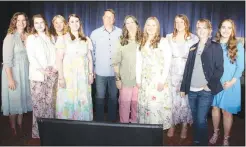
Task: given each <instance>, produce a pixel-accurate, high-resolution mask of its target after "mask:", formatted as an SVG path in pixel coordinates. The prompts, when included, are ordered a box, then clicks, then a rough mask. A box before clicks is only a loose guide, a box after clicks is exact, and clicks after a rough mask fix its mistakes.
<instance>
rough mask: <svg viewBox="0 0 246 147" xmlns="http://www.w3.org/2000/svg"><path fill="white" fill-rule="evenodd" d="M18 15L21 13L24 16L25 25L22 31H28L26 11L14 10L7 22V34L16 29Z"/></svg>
mask: <svg viewBox="0 0 246 147" xmlns="http://www.w3.org/2000/svg"><path fill="white" fill-rule="evenodd" d="M19 15H23V16H24V17H25V20H26V27H25V29H24V32H25V33H27V34H28V33H29V32H30V24H29V20H28V17H27V15H26V13H24V12H16V13H15V14H14V15H13V16H12V18H11V20H10V24H9V28H8V32H7V33H8V34H13V33H14V32H15V31H16V29H17V28H16V23H17V18H18V16H19Z"/></svg>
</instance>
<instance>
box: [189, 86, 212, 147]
mask: <svg viewBox="0 0 246 147" xmlns="http://www.w3.org/2000/svg"><path fill="white" fill-rule="evenodd" d="M188 99H189V105H190V108H191V112H192V117H193V129H192V132H193V142H196V143H199V144H200V145H203V146H207V145H208V123H207V115H208V112H209V109H210V107H211V104H212V102H213V95H212V94H211V92H210V91H205V90H202V91H198V92H193V91H190V92H189V94H188Z"/></svg>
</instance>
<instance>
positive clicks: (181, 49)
mask: <svg viewBox="0 0 246 147" xmlns="http://www.w3.org/2000/svg"><path fill="white" fill-rule="evenodd" d="M167 39H168V42H169V45H170V47H171V50H172V55H171V56H172V65H171V70H170V75H171V81H172V84H171V85H172V87H171V91H172V103H173V107H172V127H171V128H170V129H169V130H168V133H167V136H168V137H172V136H173V135H174V133H175V125H177V124H182V128H181V133H180V138H181V139H185V138H186V137H187V124H192V116H191V110H190V107H189V102H188V98H187V97H184V98H182V97H181V96H180V85H181V82H182V78H183V73H184V68H185V63H186V60H187V57H188V53H189V48H190V47H191V46H192V45H194V44H195V43H197V42H198V37H197V36H196V35H194V34H192V33H191V32H190V24H189V19H188V18H187V16H186V15H184V14H179V15H177V16H176V17H175V19H174V30H173V33H171V34H167Z"/></svg>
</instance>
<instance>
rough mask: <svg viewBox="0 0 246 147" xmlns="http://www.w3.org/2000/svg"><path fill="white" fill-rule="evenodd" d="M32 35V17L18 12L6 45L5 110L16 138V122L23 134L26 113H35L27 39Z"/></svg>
mask: <svg viewBox="0 0 246 147" xmlns="http://www.w3.org/2000/svg"><path fill="white" fill-rule="evenodd" d="M28 33H29V21H28V17H27V15H26V14H25V13H23V12H16V13H15V14H14V15H13V16H12V18H11V21H10V25H9V29H8V33H7V35H6V37H5V39H4V41H3V69H2V110H3V115H5V116H9V119H10V127H11V129H12V130H11V131H12V135H16V122H17V124H18V129H19V132H20V133H22V122H23V119H22V118H23V113H27V112H28V111H32V101H31V94H30V85H29V79H28V72H27V71H28V68H29V63H28V58H27V53H26V37H27V34H28Z"/></svg>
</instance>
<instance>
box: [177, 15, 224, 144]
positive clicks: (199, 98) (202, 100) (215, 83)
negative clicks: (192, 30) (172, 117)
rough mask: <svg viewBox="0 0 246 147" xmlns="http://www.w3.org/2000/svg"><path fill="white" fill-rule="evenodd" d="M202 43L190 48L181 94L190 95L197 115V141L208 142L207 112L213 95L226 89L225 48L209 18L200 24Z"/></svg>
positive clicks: (194, 120) (194, 123)
mask: <svg viewBox="0 0 246 147" xmlns="http://www.w3.org/2000/svg"><path fill="white" fill-rule="evenodd" d="M196 31H197V35H198V37H199V39H200V40H199V42H198V43H197V44H195V45H193V46H192V47H191V48H190V52H189V55H188V59H187V61H186V65H185V70H184V74H183V81H182V84H181V89H180V91H181V97H184V96H185V94H188V99H189V105H190V108H191V112H192V118H193V144H194V145H202V146H206V145H208V125H207V115H208V112H209V109H210V107H211V104H212V101H213V95H215V94H217V93H219V92H220V91H222V90H223V87H222V85H221V82H220V78H221V77H222V75H223V72H224V67H223V66H224V65H223V63H224V62H223V50H222V47H221V46H220V44H219V43H217V42H214V41H212V40H211V39H210V38H209V36H211V33H212V25H211V23H210V21H209V20H207V19H200V20H198V22H197V24H196Z"/></svg>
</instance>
